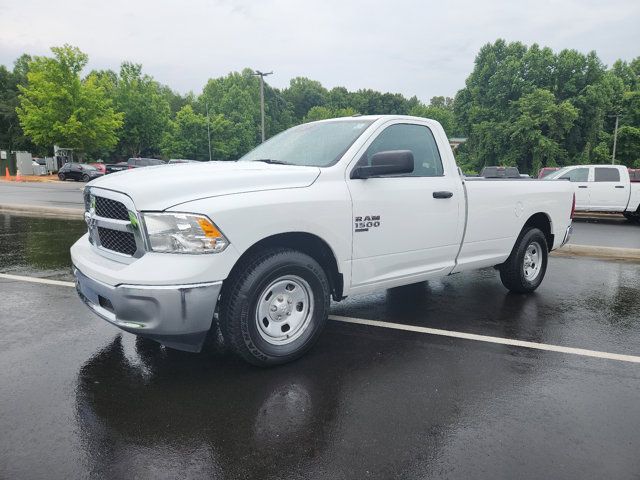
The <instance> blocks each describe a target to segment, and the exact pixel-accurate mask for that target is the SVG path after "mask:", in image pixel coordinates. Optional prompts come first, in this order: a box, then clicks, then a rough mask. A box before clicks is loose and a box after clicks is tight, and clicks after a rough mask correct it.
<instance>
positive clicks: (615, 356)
mask: <svg viewBox="0 0 640 480" xmlns="http://www.w3.org/2000/svg"><path fill="white" fill-rule="evenodd" d="M329 319H330V320H335V321H337V322H344V323H354V324H357V325H368V326H371V327H380V328H390V329H392V330H403V331H407V332H417V333H426V334H428V335H438V336H440V337H451V338H461V339H464V340H475V341H478V342H487V343H498V344H501V345H511V346H514V347H523V348H533V349H536V350H546V351H549V352H560V353H569V354H571V355H581V356H583V357H595V358H605V359H607V360H618V361H620V362H630V363H640V357H637V356H634V355H621V354H619V353H608V352H599V351H597V350H585V349H583V348H573V347H563V346H560V345H550V344H546V343H536V342H527V341H524V340H512V339H510V338H502V337H491V336H488V335H477V334H475V333H464V332H456V331H452V330H441V329H439V328H428V327H418V326H415V325H404V324H401V323H390V322H382V321H379V320H366V319H363V318H352V317H342V316H340V315H330V316H329Z"/></svg>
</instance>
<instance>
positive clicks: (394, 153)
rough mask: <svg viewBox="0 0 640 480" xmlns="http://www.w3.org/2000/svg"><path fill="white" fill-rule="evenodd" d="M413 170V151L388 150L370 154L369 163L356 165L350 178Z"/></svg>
mask: <svg viewBox="0 0 640 480" xmlns="http://www.w3.org/2000/svg"><path fill="white" fill-rule="evenodd" d="M411 172H413V152H411V150H388V151H386V152H378V153H375V154H373V155H372V156H371V165H363V166H360V167H356V168H354V169H353V171H352V172H351V178H354V179H355V178H360V179H365V178H371V177H378V176H380V175H396V174H401V173H411Z"/></svg>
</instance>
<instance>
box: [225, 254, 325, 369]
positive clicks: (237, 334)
mask: <svg viewBox="0 0 640 480" xmlns="http://www.w3.org/2000/svg"><path fill="white" fill-rule="evenodd" d="M329 294H330V289H329V282H328V280H327V276H326V274H325V272H324V270H323V269H322V267H321V266H320V265H319V264H318V263H317V262H316V261H315V260H314V259H313V258H311V257H310V256H308V255H306V254H304V253H302V252H298V251H296V250H291V249H286V248H274V249H269V250H265V251H263V252H260V253H258V254H255V255H253V256H252V257H251V258H249V259H248V260H247V261H246V262H243V265H241V266H240V268H238V269H237V272H236V273H234V274H232V275H231V276H230V277H229V278H228V279H227V280H226V281H225V286H224V289H223V292H222V297H221V304H220V329H221V331H222V335H223V337H224V339H225V341H226V342H227V343H228V344H229V345H230V346H231V348H232V350H233V351H234V352H235V353H237V354H239V355H240V356H241V357H242V358H244V359H245V360H246V361H248V362H250V363H252V364H254V365H260V366H268V365H278V364H281V363H286V362H290V361H292V360H295V359H296V358H298V357H300V356H301V355H303V354H304V353H305V352H306V351H307V350H309V349H310V348H311V347H312V346H313V344H314V343H315V342H316V341H317V340H318V337H319V336H320V333H321V332H322V329H323V328H324V325H325V323H326V321H327V316H328V312H329Z"/></svg>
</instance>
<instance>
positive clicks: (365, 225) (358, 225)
mask: <svg viewBox="0 0 640 480" xmlns="http://www.w3.org/2000/svg"><path fill="white" fill-rule="evenodd" d="M354 222H355V230H356V232H368V231H369V229H370V228H376V227H379V226H380V215H367V216H366V217H355V218H354Z"/></svg>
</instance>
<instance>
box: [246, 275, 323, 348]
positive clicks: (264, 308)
mask: <svg viewBox="0 0 640 480" xmlns="http://www.w3.org/2000/svg"><path fill="white" fill-rule="evenodd" d="M312 316H313V295H312V293H311V287H310V286H309V284H308V283H307V282H306V280H304V279H303V278H300V277H298V276H296V275H287V276H283V277H280V278H277V279H276V280H274V281H273V282H271V283H270V284H269V286H267V287H266V288H265V289H264V290H263V291H262V292H261V293H260V296H259V297H258V305H257V308H256V318H255V320H256V325H257V326H258V332H259V333H260V336H261V337H262V338H263V339H264V340H265V341H266V342H267V343H269V344H271V345H287V344H289V343H291V342H293V341H295V340H296V339H297V338H298V337H299V336H300V335H302V333H303V332H304V331H305V330H306V329H307V327H308V326H309V324H310V323H311V318H312Z"/></svg>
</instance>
